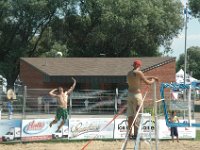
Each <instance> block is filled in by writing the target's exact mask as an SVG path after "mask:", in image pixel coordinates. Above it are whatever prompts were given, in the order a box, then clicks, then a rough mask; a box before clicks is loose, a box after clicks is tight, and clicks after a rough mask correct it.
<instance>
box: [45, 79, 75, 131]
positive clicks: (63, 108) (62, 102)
mask: <svg viewBox="0 0 200 150" xmlns="http://www.w3.org/2000/svg"><path fill="white" fill-rule="evenodd" d="M72 80H73V81H74V83H73V85H72V86H71V87H70V89H69V90H67V91H64V90H63V88H62V87H58V88H56V89H53V90H51V91H50V92H49V94H50V95H51V96H52V97H56V98H57V101H58V108H57V110H56V116H55V119H54V120H53V121H52V122H51V123H50V125H49V126H50V127H51V126H52V125H53V124H55V123H57V122H58V121H59V120H60V119H61V118H62V122H61V124H60V125H59V126H58V129H57V131H59V130H60V128H61V127H62V126H63V125H64V124H65V121H66V119H67V115H68V111H67V102H68V97H69V94H70V93H71V92H72V91H73V90H74V88H75V86H76V80H75V79H74V78H72ZM56 91H58V94H56V93H55V92H56Z"/></svg>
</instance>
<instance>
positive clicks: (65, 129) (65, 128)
mask: <svg viewBox="0 0 200 150" xmlns="http://www.w3.org/2000/svg"><path fill="white" fill-rule="evenodd" d="M68 133H69V128H68V126H63V127H62V128H61V129H60V130H59V131H57V132H55V133H53V134H52V137H53V138H55V139H57V138H67V137H68Z"/></svg>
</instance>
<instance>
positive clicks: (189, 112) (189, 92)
mask: <svg viewBox="0 0 200 150" xmlns="http://www.w3.org/2000/svg"><path fill="white" fill-rule="evenodd" d="M191 116H192V114H191V85H190V86H189V89H188V123H189V124H190V126H191Z"/></svg>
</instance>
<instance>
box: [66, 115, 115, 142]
mask: <svg viewBox="0 0 200 150" xmlns="http://www.w3.org/2000/svg"><path fill="white" fill-rule="evenodd" d="M111 120H112V118H89V119H84V118H77V119H76V118H72V119H70V121H69V138H70V139H93V138H95V139H112V138H113V130H114V122H111V123H110V124H109V122H110V121H111ZM108 124H109V125H108Z"/></svg>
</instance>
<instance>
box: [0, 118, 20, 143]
mask: <svg viewBox="0 0 200 150" xmlns="http://www.w3.org/2000/svg"><path fill="white" fill-rule="evenodd" d="M21 123H22V122H21V120H0V142H2V141H16V140H20V139H21Z"/></svg>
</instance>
